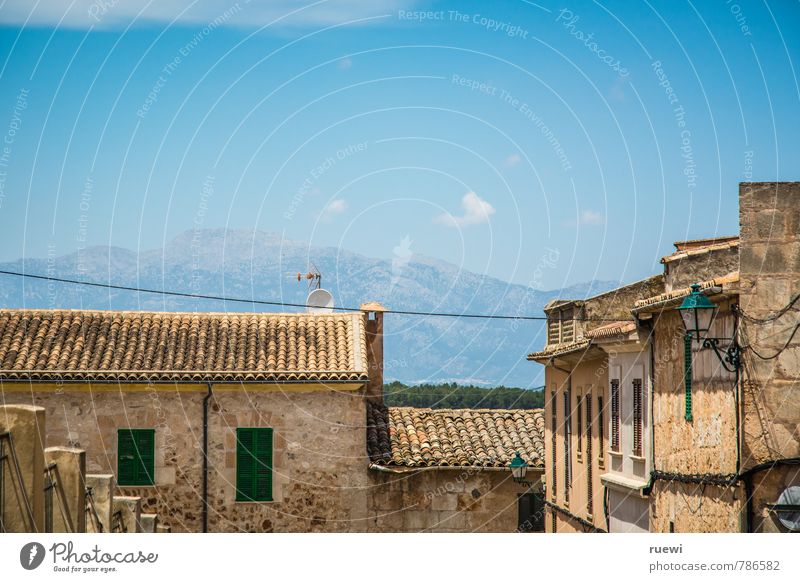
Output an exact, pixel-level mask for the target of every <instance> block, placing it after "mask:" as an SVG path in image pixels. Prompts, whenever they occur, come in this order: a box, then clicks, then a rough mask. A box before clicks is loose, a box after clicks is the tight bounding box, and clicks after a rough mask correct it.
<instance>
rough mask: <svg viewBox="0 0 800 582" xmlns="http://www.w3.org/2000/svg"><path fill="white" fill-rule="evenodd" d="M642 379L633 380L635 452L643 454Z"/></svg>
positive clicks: (638, 454) (635, 453) (636, 454)
mask: <svg viewBox="0 0 800 582" xmlns="http://www.w3.org/2000/svg"><path fill="white" fill-rule="evenodd" d="M642 404H643V403H642V379H641V378H635V379H634V380H633V454H634V456H637V457H641V456H642V415H643V414H642V413H643V406H642Z"/></svg>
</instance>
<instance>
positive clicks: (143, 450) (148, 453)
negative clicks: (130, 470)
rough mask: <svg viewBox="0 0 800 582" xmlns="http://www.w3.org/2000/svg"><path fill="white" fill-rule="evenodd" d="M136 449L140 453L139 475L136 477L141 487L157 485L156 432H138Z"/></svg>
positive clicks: (151, 430)
mask: <svg viewBox="0 0 800 582" xmlns="http://www.w3.org/2000/svg"><path fill="white" fill-rule="evenodd" d="M136 435H137V437H138V438H137V440H136V447H137V449H138V452H139V466H138V467H137V470H138V474H137V475H136V478H137V480H138V481H139V484H140V485H153V483H155V465H156V431H155V430H153V429H150V430H137V431H136Z"/></svg>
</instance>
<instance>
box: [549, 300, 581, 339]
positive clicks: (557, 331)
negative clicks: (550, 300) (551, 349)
mask: <svg viewBox="0 0 800 582" xmlns="http://www.w3.org/2000/svg"><path fill="white" fill-rule="evenodd" d="M573 341H575V310H574V309H573V308H570V309H564V310H559V311H552V312H550V313H549V314H548V316H547V343H548V344H558V343H564V344H568V343H570V342H573Z"/></svg>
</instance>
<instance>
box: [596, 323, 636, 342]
mask: <svg viewBox="0 0 800 582" xmlns="http://www.w3.org/2000/svg"><path fill="white" fill-rule="evenodd" d="M635 330H636V323H635V322H633V321H614V322H611V323H607V324H606V325H601V326H600V327H596V328H594V329H592V330H589V331H587V332H586V337H588V338H592V339H594V338H598V339H599V338H608V337H614V336H618V335H627V334H629V333H631V332H632V331H635Z"/></svg>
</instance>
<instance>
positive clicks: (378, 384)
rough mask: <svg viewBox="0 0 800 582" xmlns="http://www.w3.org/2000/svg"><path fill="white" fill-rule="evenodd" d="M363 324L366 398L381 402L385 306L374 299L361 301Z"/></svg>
mask: <svg viewBox="0 0 800 582" xmlns="http://www.w3.org/2000/svg"><path fill="white" fill-rule="evenodd" d="M360 309H361V311H362V312H363V313H364V326H365V329H366V331H367V370H368V372H369V383H368V384H367V393H366V397H367V400H369V401H370V402H374V403H375V404H383V312H384V311H386V308H385V307H384V306H383V305H381V304H380V303H377V302H375V301H371V302H369V303H363V304H362V305H361V308H360Z"/></svg>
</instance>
